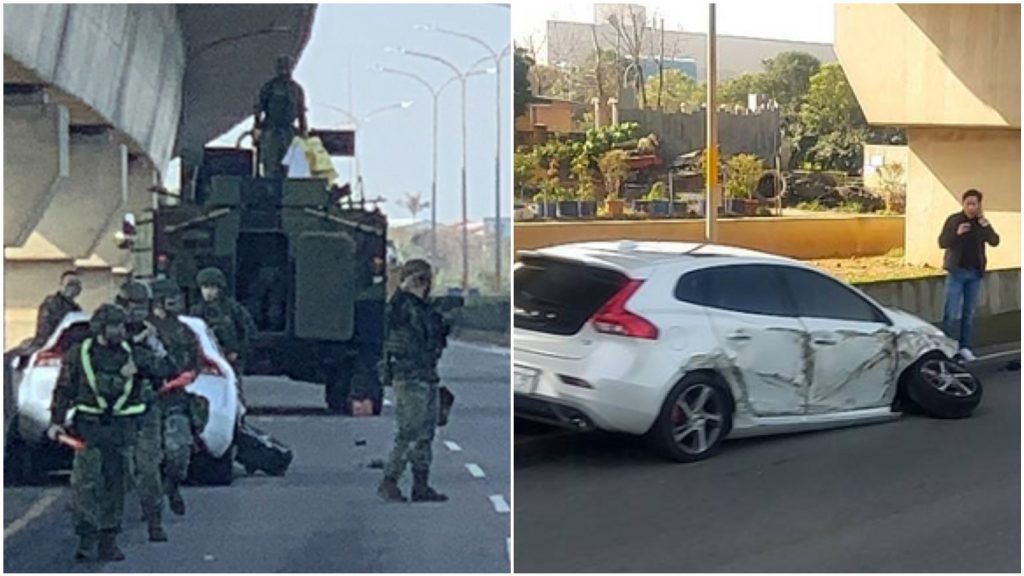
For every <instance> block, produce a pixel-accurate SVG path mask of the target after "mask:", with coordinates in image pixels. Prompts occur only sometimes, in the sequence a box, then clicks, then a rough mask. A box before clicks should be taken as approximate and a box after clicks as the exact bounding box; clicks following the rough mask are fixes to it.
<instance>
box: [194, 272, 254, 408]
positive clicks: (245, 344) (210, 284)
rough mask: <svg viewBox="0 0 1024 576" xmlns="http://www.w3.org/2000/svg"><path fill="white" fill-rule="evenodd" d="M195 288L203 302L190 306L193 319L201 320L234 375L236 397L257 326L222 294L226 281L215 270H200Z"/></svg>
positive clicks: (237, 304) (239, 306)
mask: <svg viewBox="0 0 1024 576" xmlns="http://www.w3.org/2000/svg"><path fill="white" fill-rule="evenodd" d="M196 284H198V285H199V289H200V290H201V291H202V296H203V299H202V301H201V302H199V303H198V304H195V305H194V306H192V310H191V314H192V316H197V317H199V318H202V319H203V321H204V322H206V324H207V325H208V326H209V327H210V328H211V329H212V330H213V334H214V336H216V337H217V343H218V344H220V347H221V349H222V350H224V355H225V356H226V357H227V359H228V362H230V363H231V368H232V369H234V371H235V378H236V379H237V381H238V390H239V393H241V391H242V374H243V373H244V372H245V361H246V360H247V359H248V357H249V351H250V348H251V345H252V339H253V338H254V337H255V336H256V323H255V322H254V321H253V319H252V316H251V315H250V314H249V311H248V310H246V309H245V307H244V306H242V305H241V304H239V303H238V302H237V301H236V300H235V299H234V298H231V297H230V296H228V295H226V294H225V293H224V292H225V290H227V287H228V280H227V278H226V277H225V276H224V273H223V272H221V271H220V270H219V269H217V268H203V269H202V270H200V271H199V274H197V275H196Z"/></svg>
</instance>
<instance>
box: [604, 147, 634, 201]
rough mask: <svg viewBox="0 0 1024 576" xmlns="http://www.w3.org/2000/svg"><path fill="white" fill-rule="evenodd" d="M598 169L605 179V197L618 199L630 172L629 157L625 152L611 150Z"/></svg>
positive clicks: (606, 153)
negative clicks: (623, 182) (620, 189)
mask: <svg viewBox="0 0 1024 576" xmlns="http://www.w3.org/2000/svg"><path fill="white" fill-rule="evenodd" d="M597 167H598V169H600V170H601V176H602V177H603V178H604V189H605V197H606V198H618V197H619V188H621V187H622V181H623V180H625V179H626V174H627V173H628V172H629V155H627V154H626V151H625V150H610V151H608V152H605V153H604V155H603V156H601V159H600V160H598V162H597Z"/></svg>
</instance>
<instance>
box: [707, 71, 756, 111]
mask: <svg viewBox="0 0 1024 576" xmlns="http://www.w3.org/2000/svg"><path fill="white" fill-rule="evenodd" d="M765 83H766V79H765V75H764V73H752V72H747V73H745V74H741V75H739V76H736V77H735V78H730V79H728V80H726V81H725V82H722V83H721V84H720V85H719V86H718V103H719V104H725V105H728V106H743V107H746V105H747V95H748V94H766V93H767V92H766V90H765Z"/></svg>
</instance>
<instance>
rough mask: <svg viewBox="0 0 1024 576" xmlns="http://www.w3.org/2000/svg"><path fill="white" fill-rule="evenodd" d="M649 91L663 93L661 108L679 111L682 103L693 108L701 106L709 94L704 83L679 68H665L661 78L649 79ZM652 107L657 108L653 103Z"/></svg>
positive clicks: (667, 110)
mask: <svg viewBox="0 0 1024 576" xmlns="http://www.w3.org/2000/svg"><path fill="white" fill-rule="evenodd" d="M647 92H648V93H651V92H654V93H657V94H661V108H660V109H661V110H663V111H665V112H679V109H680V105H681V104H686V106H687V107H688V108H689V109H691V110H693V109H696V108H699V107H700V105H701V103H702V102H704V100H705V98H706V96H707V94H706V89H705V88H704V85H703V84H698V83H697V81H696V80H694V79H693V78H690V77H689V76H687V75H686V74H683V73H682V72H680V71H679V70H665V71H664V72H663V73H662V75H661V78H660V79H659V77H658V76H652V77H651V78H650V79H648V80H647ZM650 108H652V109H655V108H656V106H655V105H652V106H650Z"/></svg>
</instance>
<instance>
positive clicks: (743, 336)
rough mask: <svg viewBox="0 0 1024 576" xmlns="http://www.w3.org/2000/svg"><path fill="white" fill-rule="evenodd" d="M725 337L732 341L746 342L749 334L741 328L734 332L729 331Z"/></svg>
mask: <svg viewBox="0 0 1024 576" xmlns="http://www.w3.org/2000/svg"><path fill="white" fill-rule="evenodd" d="M726 338H727V339H729V340H732V341H733V342H746V341H747V340H750V334H747V333H746V332H744V331H742V330H737V331H735V332H730V333H729V334H728V335H727V336H726Z"/></svg>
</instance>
